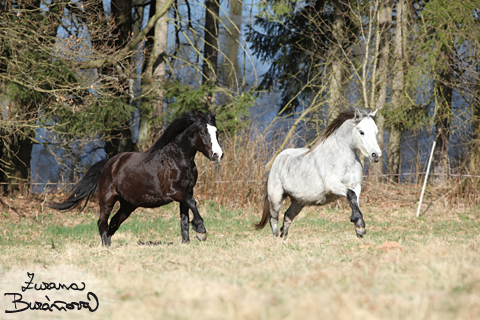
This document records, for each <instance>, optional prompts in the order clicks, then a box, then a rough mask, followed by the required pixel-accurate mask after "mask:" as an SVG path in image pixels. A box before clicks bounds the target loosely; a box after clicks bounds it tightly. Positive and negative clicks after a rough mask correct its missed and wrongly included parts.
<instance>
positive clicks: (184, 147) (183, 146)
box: [172, 127, 198, 159]
mask: <svg viewBox="0 0 480 320" xmlns="http://www.w3.org/2000/svg"><path fill="white" fill-rule="evenodd" d="M194 130H195V128H192V127H189V128H188V129H187V130H185V131H183V132H182V133H181V134H179V135H178V136H177V137H176V138H175V139H173V141H172V147H173V148H175V150H176V151H177V152H180V153H181V154H182V155H183V156H184V157H185V158H188V159H194V158H195V155H196V154H197V151H198V150H197V148H196V147H195V143H194V141H193V140H192V138H191V135H192V131H194Z"/></svg>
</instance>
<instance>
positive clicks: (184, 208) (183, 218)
mask: <svg viewBox="0 0 480 320" xmlns="http://www.w3.org/2000/svg"><path fill="white" fill-rule="evenodd" d="M188 210H189V207H188V205H187V204H186V203H184V202H180V230H181V232H182V242H183V243H189V242H190V235H189V234H188V224H189V221H188V220H189V216H188Z"/></svg>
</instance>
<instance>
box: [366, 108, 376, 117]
mask: <svg viewBox="0 0 480 320" xmlns="http://www.w3.org/2000/svg"><path fill="white" fill-rule="evenodd" d="M377 115H378V108H377V110H375V111H373V112H370V113H369V114H368V116H369V117H372V118H373V119H375V118H376V117H377Z"/></svg>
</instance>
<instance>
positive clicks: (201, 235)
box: [185, 194, 207, 241]
mask: <svg viewBox="0 0 480 320" xmlns="http://www.w3.org/2000/svg"><path fill="white" fill-rule="evenodd" d="M185 204H186V205H187V206H188V208H190V210H192V212H193V219H192V228H193V230H195V231H196V232H197V239H198V240H200V241H205V240H207V229H205V226H204V225H203V218H202V216H201V215H200V212H198V209H197V202H196V201H195V199H194V198H193V196H192V195H191V194H189V195H187V196H185Z"/></svg>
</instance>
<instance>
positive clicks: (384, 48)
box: [369, 1, 393, 181]
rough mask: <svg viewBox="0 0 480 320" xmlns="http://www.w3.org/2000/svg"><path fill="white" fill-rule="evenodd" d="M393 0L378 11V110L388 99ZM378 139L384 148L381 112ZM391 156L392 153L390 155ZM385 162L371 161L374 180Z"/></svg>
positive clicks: (375, 105) (382, 4)
mask: <svg viewBox="0 0 480 320" xmlns="http://www.w3.org/2000/svg"><path fill="white" fill-rule="evenodd" d="M392 6H393V4H392V1H382V3H381V6H380V8H379V11H378V19H377V24H378V26H377V41H379V44H378V58H377V68H376V69H377V74H378V83H377V84H376V90H377V94H376V100H375V101H372V103H371V106H372V107H375V108H376V109H378V110H382V109H383V108H384V107H385V103H386V101H387V84H388V82H387V81H388V71H389V68H388V66H389V62H390V40H391V37H390V31H391V27H392ZM376 122H377V127H378V134H377V141H378V145H379V147H380V150H383V144H384V136H385V126H384V123H385V119H384V117H383V115H382V113H381V112H379V113H378V117H377V121H376ZM389 156H390V155H389ZM383 163H384V161H383V160H382V161H380V162H378V163H373V162H371V163H370V170H369V174H370V175H373V176H374V180H376V181H379V180H380V179H381V175H382V174H383Z"/></svg>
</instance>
